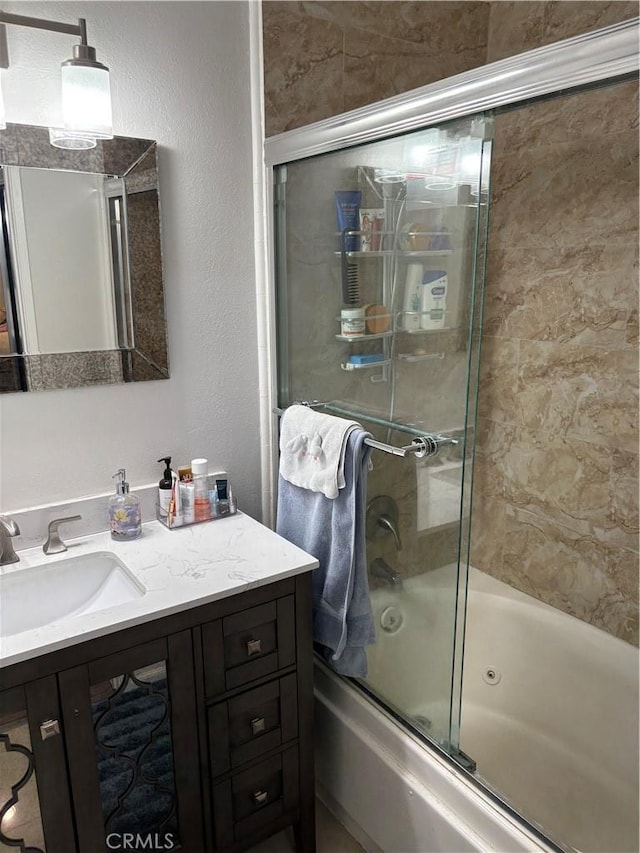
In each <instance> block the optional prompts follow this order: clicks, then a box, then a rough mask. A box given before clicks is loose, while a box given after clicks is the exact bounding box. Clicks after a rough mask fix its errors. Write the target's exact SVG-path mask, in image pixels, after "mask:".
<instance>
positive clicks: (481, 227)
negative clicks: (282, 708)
mask: <svg viewBox="0 0 640 853" xmlns="http://www.w3.org/2000/svg"><path fill="white" fill-rule="evenodd" d="M491 133H492V117H491V116H489V115H478V116H475V117H471V118H466V119H464V120H462V121H456V122H452V123H448V124H444V125H441V126H439V127H429V128H425V129H422V130H419V131H417V132H412V133H410V134H405V135H401V136H396V137H394V138H391V139H387V140H383V141H378V142H375V143H370V144H364V145H359V146H356V147H351V148H348V149H344V150H341V151H338V152H333V153H329V154H323V155H319V156H316V157H312V158H308V159H306V160H302V161H296V162H291V163H287V164H285V165H283V166H278V167H276V169H275V171H274V196H275V220H276V270H277V303H278V395H279V400H278V402H279V405H280V406H281V407H286V406H287V405H289V404H291V403H293V402H294V401H309V402H311V401H314V403H315V404H316V405H317V406H318V409H319V410H320V411H325V412H327V413H330V414H335V415H338V416H344V417H348V418H353V419H355V420H358V421H360V422H361V423H362V425H363V426H364V427H365V428H366V429H368V430H369V431H370V432H371V433H372V435H373V436H374V438H376V439H378V440H380V441H383V442H386V443H388V444H393V445H407V444H409V443H410V441H411V439H412V438H413V437H415V436H420V435H424V434H427V435H430V436H435V437H436V439H437V438H438V437H441V438H445V439H453V440H454V441H453V442H451V443H449V444H447V443H446V442H443V446H442V447H441V448H440V449H439V451H438V452H437V454H434V455H433V456H428V457H425V458H421V459H418V458H416V457H415V456H414V455H412V454H411V455H409V456H407V457H405V458H402V457H399V456H395V455H391V454H387V453H384V452H382V451H378V450H376V451H374V452H373V456H372V460H373V466H374V467H373V470H372V471H371V472H370V474H369V481H368V495H367V503H368V510H367V562H368V565H369V583H370V587H371V595H372V603H373V609H374V617H375V620H376V631H377V635H378V639H377V643H376V644H375V645H374V646H371V647H370V648H369V652H368V669H369V671H368V676H367V678H366V679H363V680H362V682H361V687H362V688H363V689H365V690H366V691H368V692H369V693H371V694H373V695H374V696H375V697H376V699H378V700H379V701H380V702H382V703H383V704H384V705H385V706H386V707H387V708H388V709H389V710H390V711H391V712H392V713H394V714H395V715H396V716H398V717H400V718H401V719H402V720H403V721H404V722H405V724H407V725H408V726H410V727H412V728H413V730H414V731H415V732H417V733H418V734H419V735H420V736H423V737H425V738H428V739H430V740H432V741H435V742H436V743H438V744H440V745H441V746H443V747H444V748H445V749H447V750H449V751H451V752H452V753H453V754H458V748H459V743H458V740H459V716H460V689H461V665H462V664H461V652H462V639H463V638H462V632H463V626H464V608H465V598H466V583H467V563H468V559H467V558H468V539H469V515H470V512H469V501H470V494H471V489H470V481H471V470H472V465H471V462H472V454H473V443H474V432H475V408H476V385H477V369H478V341H479V333H480V327H481V302H482V289H483V277H484V255H485V239H486V228H487V198H488V178H489V159H490V151H491Z"/></svg>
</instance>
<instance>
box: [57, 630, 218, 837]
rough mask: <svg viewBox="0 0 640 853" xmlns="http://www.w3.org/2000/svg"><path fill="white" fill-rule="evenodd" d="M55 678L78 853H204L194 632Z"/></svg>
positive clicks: (96, 662) (108, 658)
mask: <svg viewBox="0 0 640 853" xmlns="http://www.w3.org/2000/svg"><path fill="white" fill-rule="evenodd" d="M58 677H59V679H60V696H61V703H62V709H63V717H64V722H65V731H66V733H67V755H68V762H69V769H70V776H71V789H72V796H73V802H74V806H75V813H76V829H77V833H78V842H79V846H80V849H81V851H82V853H94V851H95V853H98V851H100V853H103V851H105V850H109V849H127V847H126V843H127V842H128V843H131V842H130V841H128V839H130V838H131V836H133V837H134V840H135V843H136V844H137V845H138V847H137V848H133V849H138V848H139V849H152V850H163V849H166V850H178V849H182V850H185V851H189V853H198V852H199V851H203V849H204V844H203V828H202V806H201V795H200V771H199V766H198V759H197V756H198V738H197V720H196V706H195V686H194V668H193V652H192V644H191V632H190V631H182V632H181V633H179V634H174V635H172V636H170V637H167V638H162V639H158V640H154V641H152V642H149V643H145V644H143V645H140V646H137V647H135V648H132V649H127V650H126V651H122V652H118V653H117V654H113V655H110V656H108V657H104V658H100V659H98V660H95V661H93V662H91V663H89V664H87V665H83V666H78V667H74V668H73V669H69V670H65V671H64V672H61V673H60V674H59V676H58ZM123 845H125V846H124V847H123Z"/></svg>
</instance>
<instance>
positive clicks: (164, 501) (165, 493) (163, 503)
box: [158, 456, 173, 518]
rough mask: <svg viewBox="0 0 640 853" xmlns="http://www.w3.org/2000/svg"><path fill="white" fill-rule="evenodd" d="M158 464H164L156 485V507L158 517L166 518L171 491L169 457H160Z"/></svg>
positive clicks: (171, 476)
mask: <svg viewBox="0 0 640 853" xmlns="http://www.w3.org/2000/svg"><path fill="white" fill-rule="evenodd" d="M158 462H164V464H165V469H164V473H163V475H162V479H161V480H160V482H159V483H158V507H159V511H160V517H161V518H166V517H167V516H168V514H169V507H170V506H171V493H172V490H173V472H172V471H171V457H170V456H162V457H160V459H158Z"/></svg>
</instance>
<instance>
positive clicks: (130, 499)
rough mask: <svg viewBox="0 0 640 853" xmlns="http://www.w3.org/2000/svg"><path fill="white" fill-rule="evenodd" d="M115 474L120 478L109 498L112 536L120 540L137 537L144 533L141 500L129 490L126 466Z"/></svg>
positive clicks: (124, 540)
mask: <svg viewBox="0 0 640 853" xmlns="http://www.w3.org/2000/svg"><path fill="white" fill-rule="evenodd" d="M113 476H114V478H115V477H117V478H118V485H117V489H116V493H115V495H113V496H112V497H110V498H109V526H110V527H111V538H112V539H116V540H118V541H119V542H126V541H128V540H130V539H137V538H138V536H140V535H141V534H142V518H141V514H140V501H139V500H138V498H137V497H136V495H132V494H130V492H129V483H127V481H126V479H125V478H126V476H127V475H126V472H125V470H124V468H119V469H118V472H117V474H114V475H113Z"/></svg>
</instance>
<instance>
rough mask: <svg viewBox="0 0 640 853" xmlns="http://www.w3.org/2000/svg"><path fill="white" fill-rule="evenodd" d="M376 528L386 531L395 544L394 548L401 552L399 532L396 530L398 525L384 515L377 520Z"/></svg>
mask: <svg viewBox="0 0 640 853" xmlns="http://www.w3.org/2000/svg"><path fill="white" fill-rule="evenodd" d="M378 527H384V529H385V530H388V531H389V532H390V533H391V534H392V535H393V539H394V541H395V543H396V548H397V549H398V551H402V541H401V539H400V531H399V530H398V525H397V524H396V522H395V521H394V520H393V519H392V518H391V517H390V516H388V515H385V514H384V513H383V514H382V515H381V516H380V517H379V518H378Z"/></svg>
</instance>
